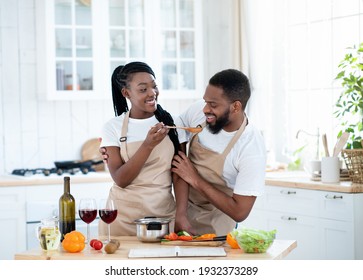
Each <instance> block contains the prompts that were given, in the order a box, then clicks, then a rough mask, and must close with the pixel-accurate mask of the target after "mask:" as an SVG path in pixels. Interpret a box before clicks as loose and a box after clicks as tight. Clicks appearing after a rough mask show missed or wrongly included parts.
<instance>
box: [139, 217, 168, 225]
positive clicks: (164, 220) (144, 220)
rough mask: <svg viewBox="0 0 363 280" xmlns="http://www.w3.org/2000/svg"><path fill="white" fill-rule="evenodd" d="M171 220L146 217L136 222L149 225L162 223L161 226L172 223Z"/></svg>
mask: <svg viewBox="0 0 363 280" xmlns="http://www.w3.org/2000/svg"><path fill="white" fill-rule="evenodd" d="M170 221H171V219H168V218H156V217H145V218H141V219H137V220H135V221H134V222H135V223H136V224H146V225H147V224H149V223H155V222H156V223H161V224H168V223H170Z"/></svg>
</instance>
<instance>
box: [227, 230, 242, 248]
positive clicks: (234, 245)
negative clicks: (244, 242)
mask: <svg viewBox="0 0 363 280" xmlns="http://www.w3.org/2000/svg"><path fill="white" fill-rule="evenodd" d="M226 241H227V243H228V245H229V246H231V248H232V249H239V245H238V242H237V240H236V239H234V237H233V236H232V234H231V233H228V234H227V240H226Z"/></svg>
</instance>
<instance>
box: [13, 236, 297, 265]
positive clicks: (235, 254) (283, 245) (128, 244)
mask: <svg viewBox="0 0 363 280" xmlns="http://www.w3.org/2000/svg"><path fill="white" fill-rule="evenodd" d="M112 238H113V239H118V240H119V241H120V243H121V246H120V248H119V249H118V250H117V251H116V252H115V253H114V254H106V253H105V252H103V249H102V250H100V251H96V250H94V249H90V250H87V247H86V248H85V249H84V250H83V251H82V252H80V253H68V252H65V251H64V250H63V248H61V246H60V248H59V249H58V250H56V251H48V252H44V251H42V250H41V249H40V247H39V248H38V249H32V250H29V251H26V252H22V253H17V254H15V256H14V259H15V260H97V259H101V260H121V259H129V258H128V254H129V251H130V249H136V248H143V249H145V250H147V249H149V248H165V247H171V246H169V245H161V244H160V243H143V242H140V241H139V240H137V237H136V236H120V237H112ZM222 246H223V248H224V250H225V251H226V253H227V256H225V257H182V259H218V260H219V259H221V260H272V259H283V258H285V257H286V256H287V255H288V254H289V253H290V252H291V251H292V250H293V249H295V248H296V247H297V242H296V240H274V242H273V244H272V245H271V247H270V248H269V249H268V250H267V252H266V253H261V254H246V253H243V251H242V250H241V249H231V248H230V247H229V245H228V244H226V243H225V244H224V245H222ZM188 247H189V248H190V246H188ZM193 248H196V249H198V248H201V247H193ZM170 258H171V259H176V257H167V258H164V259H170ZM180 258H181V257H179V259H180Z"/></svg>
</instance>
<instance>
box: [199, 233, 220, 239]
mask: <svg viewBox="0 0 363 280" xmlns="http://www.w3.org/2000/svg"><path fill="white" fill-rule="evenodd" d="M214 237H217V235H216V234H215V233H206V234H202V235H199V236H196V237H195V238H194V239H196V240H204V239H213V238H214Z"/></svg>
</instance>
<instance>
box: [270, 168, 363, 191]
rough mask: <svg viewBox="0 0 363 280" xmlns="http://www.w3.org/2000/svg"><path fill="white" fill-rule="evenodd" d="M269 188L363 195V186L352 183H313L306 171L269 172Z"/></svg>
mask: <svg viewBox="0 0 363 280" xmlns="http://www.w3.org/2000/svg"><path fill="white" fill-rule="evenodd" d="M265 184H266V185H267V186H269V185H270V186H278V187H290V188H301V189H309V190H320V191H331V192H343V193H363V184H355V183H352V182H351V181H342V182H339V183H329V184H328V183H322V182H320V181H313V180H311V179H310V176H309V175H308V174H307V173H306V172H304V171H295V172H287V171H286V172H267V173H266V178H265Z"/></svg>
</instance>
